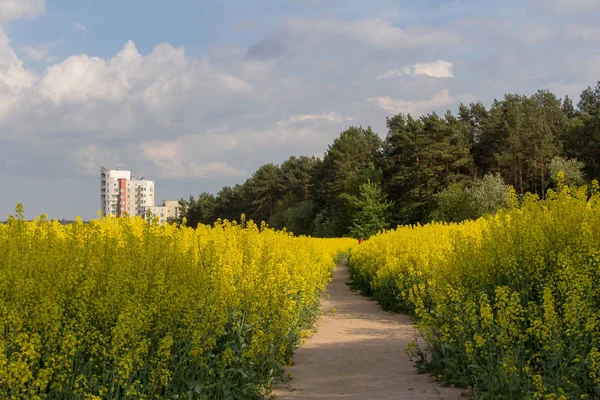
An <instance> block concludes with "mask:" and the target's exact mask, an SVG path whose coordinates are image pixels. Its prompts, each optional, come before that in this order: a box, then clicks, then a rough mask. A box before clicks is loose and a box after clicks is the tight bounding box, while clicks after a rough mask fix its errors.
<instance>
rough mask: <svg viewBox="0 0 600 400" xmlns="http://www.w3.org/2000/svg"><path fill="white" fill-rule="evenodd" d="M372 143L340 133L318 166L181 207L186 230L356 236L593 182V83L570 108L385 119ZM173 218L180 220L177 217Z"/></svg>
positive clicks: (599, 148)
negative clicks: (242, 228) (218, 226)
mask: <svg viewBox="0 0 600 400" xmlns="http://www.w3.org/2000/svg"><path fill="white" fill-rule="evenodd" d="M387 129H388V132H387V135H386V137H385V139H382V138H381V137H380V136H379V135H378V134H377V133H375V132H374V131H373V130H372V129H371V128H370V127H367V128H363V127H361V126H359V127H357V126H351V127H349V128H348V129H346V130H345V131H343V132H341V134H340V135H339V137H338V138H336V139H335V140H334V141H333V143H332V144H330V145H329V147H328V149H327V151H326V153H325V155H324V157H323V158H317V157H306V156H301V157H290V158H289V159H288V160H286V161H285V162H283V163H282V164H281V165H275V164H273V163H269V164H265V165H262V166H261V167H260V168H258V170H257V171H256V172H255V173H254V174H253V175H252V176H251V177H250V178H248V179H247V180H246V181H245V182H244V183H243V184H237V185H235V186H231V187H230V186H225V187H224V188H223V189H222V190H221V191H219V192H218V193H217V194H216V195H213V194H211V193H206V192H204V193H201V194H200V195H199V196H198V197H197V198H195V197H194V196H190V198H189V199H188V200H185V199H181V201H180V208H181V215H182V217H185V218H186V220H187V222H186V223H187V225H188V226H196V225H197V224H200V223H201V224H212V223H214V222H215V221H216V220H217V219H218V218H221V219H229V220H239V219H240V215H241V214H245V215H246V217H247V218H249V219H253V220H255V221H266V222H267V223H268V224H269V225H270V226H272V227H274V228H278V229H282V228H286V229H287V230H288V231H292V232H294V234H296V235H313V236H320V237H334V236H337V237H339V236H354V237H368V236H370V235H372V234H374V233H376V232H377V231H378V230H380V229H384V228H388V227H395V226H396V225H398V224H403V225H404V224H415V223H425V222H429V221H431V220H445V221H460V220H464V219H468V218H477V217H478V216H480V215H483V214H486V213H491V212H494V211H496V210H497V209H498V208H500V207H503V206H504V205H505V203H506V199H507V194H508V191H509V188H510V187H512V188H514V190H515V191H516V193H517V194H518V195H524V194H525V193H527V192H529V193H533V194H536V195H538V196H540V197H544V196H545V193H546V191H547V190H548V189H549V188H552V187H554V186H555V185H556V183H555V179H556V176H557V173H558V171H563V173H564V175H565V179H566V180H567V182H566V183H569V184H576V185H579V184H583V183H585V182H586V181H589V180H592V179H598V175H599V174H600V82H598V83H597V85H596V86H595V87H594V88H592V87H588V88H587V89H585V90H584V91H583V92H582V93H581V96H580V99H579V101H578V102H577V104H576V105H574V103H573V100H572V99H571V98H569V97H568V96H567V97H565V98H564V99H561V98H559V97H557V96H556V95H555V94H553V93H551V92H550V91H548V90H540V91H538V92H537V93H535V94H534V95H532V96H525V95H518V94H507V95H505V96H504V98H503V99H501V100H494V102H493V104H492V105H491V106H490V107H489V108H486V106H484V105H483V104H482V103H480V102H479V103H471V104H469V105H464V104H461V105H460V106H459V108H458V113H457V114H453V113H452V112H450V111H448V112H446V114H445V115H443V116H442V115H438V114H436V113H434V112H432V113H430V114H427V115H423V116H421V117H419V118H416V117H413V116H411V115H410V114H408V115H406V114H398V115H395V116H393V117H391V118H387ZM180 222H181V221H180Z"/></svg>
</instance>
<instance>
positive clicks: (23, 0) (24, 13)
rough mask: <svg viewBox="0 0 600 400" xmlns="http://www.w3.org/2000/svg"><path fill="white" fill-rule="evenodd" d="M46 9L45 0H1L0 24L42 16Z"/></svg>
mask: <svg viewBox="0 0 600 400" xmlns="http://www.w3.org/2000/svg"><path fill="white" fill-rule="evenodd" d="M45 8H46V1H45V0H1V1H0V23H4V22H7V21H13V20H16V19H21V18H31V17H35V16H37V15H40V14H42V13H43V12H44V10H45Z"/></svg>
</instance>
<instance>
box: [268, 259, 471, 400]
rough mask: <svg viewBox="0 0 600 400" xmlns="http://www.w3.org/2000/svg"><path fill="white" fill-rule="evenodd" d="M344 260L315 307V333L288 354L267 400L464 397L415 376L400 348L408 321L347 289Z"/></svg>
mask: <svg viewBox="0 0 600 400" xmlns="http://www.w3.org/2000/svg"><path fill="white" fill-rule="evenodd" d="M349 277H350V275H349V272H348V268H347V266H346V263H345V262H342V263H340V264H339V265H338V266H337V267H336V268H335V270H334V275H333V280H332V282H331V283H330V284H329V286H328V287H327V292H326V293H327V294H329V296H327V295H324V296H323V300H322V303H321V308H322V312H323V315H322V316H321V317H320V318H319V320H318V322H317V330H316V333H314V335H313V336H312V337H310V338H309V339H307V340H306V343H304V344H303V345H301V346H300V347H299V348H298V349H297V350H296V353H295V354H294V358H293V359H294V365H293V366H290V367H287V368H286V371H285V373H286V374H289V375H291V378H292V379H291V380H290V381H289V382H287V383H280V384H278V385H276V386H275V387H274V388H273V393H272V395H273V398H276V399H284V400H301V399H302V400H304V399H307V400H308V399H346V400H358V399H371V400H388V399H415V400H421V399H445V400H458V399H464V398H465V397H464V394H463V392H464V390H463V389H457V388H449V387H442V386H441V385H440V384H438V383H436V382H433V381H431V379H430V377H429V376H428V375H420V374H417V372H416V369H415V367H414V365H413V364H412V363H411V361H410V360H409V358H408V357H407V356H406V355H405V353H404V349H405V348H406V346H407V345H408V344H409V343H410V342H411V341H412V340H413V339H414V336H415V329H414V326H413V324H414V321H413V319H412V318H411V317H409V316H406V315H401V314H394V313H389V312H385V311H383V310H382V309H381V307H379V305H378V304H377V303H376V302H374V301H372V300H369V299H367V298H365V297H362V296H360V295H359V294H357V293H355V292H353V291H351V290H350V288H349V287H348V285H347V282H348V280H349Z"/></svg>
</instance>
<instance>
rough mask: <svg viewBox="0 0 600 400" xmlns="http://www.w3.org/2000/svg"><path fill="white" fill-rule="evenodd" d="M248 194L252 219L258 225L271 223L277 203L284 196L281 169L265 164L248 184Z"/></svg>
mask: <svg viewBox="0 0 600 400" xmlns="http://www.w3.org/2000/svg"><path fill="white" fill-rule="evenodd" d="M248 194H249V196H250V201H251V203H250V205H251V209H252V213H251V214H250V216H251V218H252V219H253V220H254V221H255V222H257V223H260V221H266V222H269V219H270V218H271V216H272V215H273V214H274V212H275V207H276V205H277V202H278V201H279V200H280V199H281V198H283V195H284V186H283V177H282V175H281V170H280V169H279V167H278V166H276V165H274V164H265V165H262V166H261V167H260V168H258V169H257V170H256V172H255V173H254V175H252V178H251V180H250V182H249V183H248Z"/></svg>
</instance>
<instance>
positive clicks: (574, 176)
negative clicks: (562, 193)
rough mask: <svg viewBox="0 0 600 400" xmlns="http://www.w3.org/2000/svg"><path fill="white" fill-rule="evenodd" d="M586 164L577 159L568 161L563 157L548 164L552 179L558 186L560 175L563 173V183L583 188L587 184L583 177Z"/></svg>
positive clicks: (556, 158) (555, 158)
mask: <svg viewBox="0 0 600 400" xmlns="http://www.w3.org/2000/svg"><path fill="white" fill-rule="evenodd" d="M583 167H584V164H583V163H582V162H581V161H579V160H576V159H567V158H563V157H554V158H553V159H552V160H550V163H549V164H548V170H549V171H550V177H551V178H552V181H553V182H554V184H555V185H556V184H557V183H558V182H557V179H558V173H559V172H562V173H563V181H564V183H565V184H566V185H568V186H571V187H573V186H581V185H583V184H585V179H584V177H583V172H582V170H583Z"/></svg>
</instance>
